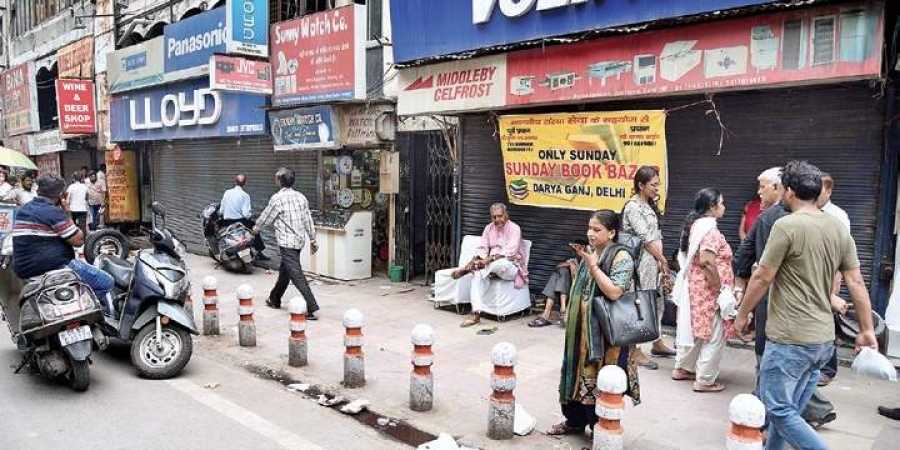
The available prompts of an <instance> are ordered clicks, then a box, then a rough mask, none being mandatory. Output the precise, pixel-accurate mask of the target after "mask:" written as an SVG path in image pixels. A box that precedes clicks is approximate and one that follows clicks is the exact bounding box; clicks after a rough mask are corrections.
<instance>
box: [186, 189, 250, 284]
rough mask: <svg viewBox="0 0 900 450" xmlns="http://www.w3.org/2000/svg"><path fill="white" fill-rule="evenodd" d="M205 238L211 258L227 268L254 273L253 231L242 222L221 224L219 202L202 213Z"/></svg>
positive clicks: (208, 206) (210, 205) (232, 270)
mask: <svg viewBox="0 0 900 450" xmlns="http://www.w3.org/2000/svg"><path fill="white" fill-rule="evenodd" d="M200 219H201V222H202V226H203V238H204V241H205V242H206V248H207V251H208V252H209V256H210V258H212V259H214V260H215V261H216V262H217V263H219V265H221V266H222V267H224V268H225V270H228V271H231V272H242V273H252V272H253V264H254V263H255V262H256V257H257V255H256V251H255V250H254V249H253V233H252V232H251V230H250V229H249V228H247V227H246V226H245V225H244V224H242V223H239V222H238V223H233V224H231V225H228V226H224V227H222V226H220V224H221V220H222V216H221V215H220V214H219V204H218V203H211V204H209V205H207V206H206V207H205V208H203V211H202V212H201V213H200Z"/></svg>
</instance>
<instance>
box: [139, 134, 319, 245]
mask: <svg viewBox="0 0 900 450" xmlns="http://www.w3.org/2000/svg"><path fill="white" fill-rule="evenodd" d="M317 165H318V154H317V153H316V152H291V153H286V152H278V153H275V152H274V151H273V149H272V140H271V138H269V137H267V136H263V137H254V138H245V139H240V140H237V139H203V140H186V141H173V142H168V143H154V146H153V199H154V200H155V201H159V202H162V203H163V204H164V205H165V206H166V207H167V209H168V210H169V218H168V220H169V224H170V227H172V229H175V230H177V232H178V236H179V237H180V238H181V239H183V240H184V241H185V244H186V245H187V246H188V248H189V249H190V250H191V251H193V252H201V253H202V252H205V251H206V250H205V246H204V243H203V235H202V230H201V229H200V219H199V214H200V211H201V210H202V209H203V207H204V206H206V205H208V204H210V203H212V202H218V201H219V200H221V199H222V193H223V192H224V191H225V190H227V189H230V188H231V187H232V186H233V185H234V182H233V180H234V176H235V175H237V174H239V173H243V174H245V175H246V176H247V180H248V182H247V185H246V186H245V189H246V190H247V193H249V194H250V199H251V201H252V202H253V213H254V214H259V213H260V212H261V211H262V209H263V208H265V206H266V203H267V202H268V201H269V197H270V196H271V195H272V194H274V193H275V192H276V190H277V187H276V186H275V171H276V170H278V168H279V167H282V166H285V167H289V168H291V169H293V170H294V172H295V173H296V179H297V182H296V185H295V187H296V188H297V190H299V191H300V192H302V193H303V194H304V195H305V196H306V198H307V199H308V200H309V203H310V208H313V209H315V208H318V191H317V181H316V176H317V174H318V169H317ZM268 237H271V236H268ZM267 244H268V245H269V246H270V248H271V247H273V246H274V245H275V243H274V242H267Z"/></svg>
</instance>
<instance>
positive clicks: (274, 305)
mask: <svg viewBox="0 0 900 450" xmlns="http://www.w3.org/2000/svg"><path fill="white" fill-rule="evenodd" d="M266 306H268V307H269V308H272V309H281V303H275V302H273V301H272V299H269V300H266Z"/></svg>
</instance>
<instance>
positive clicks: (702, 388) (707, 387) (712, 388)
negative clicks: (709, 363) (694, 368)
mask: <svg viewBox="0 0 900 450" xmlns="http://www.w3.org/2000/svg"><path fill="white" fill-rule="evenodd" d="M724 390H725V385H724V384H722V383H718V382H716V383H713V384H702V383H697V382H696V381H695V382H694V392H722V391H724Z"/></svg>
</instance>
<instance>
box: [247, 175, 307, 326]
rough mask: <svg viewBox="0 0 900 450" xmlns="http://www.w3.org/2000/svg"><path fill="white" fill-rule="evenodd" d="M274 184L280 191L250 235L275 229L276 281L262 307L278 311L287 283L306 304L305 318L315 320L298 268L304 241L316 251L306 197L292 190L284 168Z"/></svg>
mask: <svg viewBox="0 0 900 450" xmlns="http://www.w3.org/2000/svg"><path fill="white" fill-rule="evenodd" d="M275 183H276V184H277V185H278V186H280V187H281V190H280V191H278V192H276V193H275V195H273V196H272V198H270V199H269V204H268V205H267V206H266V209H264V210H263V212H262V214H260V216H259V220H257V221H256V226H254V227H253V234H259V230H260V229H262V228H263V227H265V226H269V225H272V226H274V228H275V238H276V239H277V241H278V248H279V249H280V251H281V266H280V267H279V268H278V281H277V282H275V287H273V288H272V292H270V293H269V299H268V300H266V305H268V306H269V307H271V308H275V309H278V308H281V297H283V296H284V291H285V290H287V286H288V283H290V282H293V283H294V286H296V287H297V290H298V291H300V294H302V295H303V298H304V299H305V300H306V310H307V315H306V318H307V319H309V320H317V317H316V315H315V312H316V311H318V310H319V305H318V303H316V298H315V296H314V295H313V293H312V290H311V289H310V288H309V283H308V282H307V281H306V275H305V274H304V273H303V268H302V267H301V266H300V252H301V251H302V250H303V246H304V245H306V242H307V239H308V240H309V244H310V251H311V252H312V253H313V254H315V253H316V251H318V249H319V247H318V245H317V244H316V229H315V227H314V226H313V219H312V214H311V213H310V211H309V202H308V201H307V200H306V196H304V195H303V194H301V193H300V192H297V191H295V190H294V171H293V170H291V169H288V168H286V167H282V168H280V169H278V172H276V173H275Z"/></svg>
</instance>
